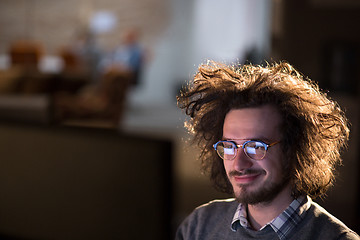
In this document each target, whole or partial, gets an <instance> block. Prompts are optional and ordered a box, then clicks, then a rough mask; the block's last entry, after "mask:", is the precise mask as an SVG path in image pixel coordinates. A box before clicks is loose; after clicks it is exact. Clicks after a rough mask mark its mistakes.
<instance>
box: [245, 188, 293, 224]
mask: <svg viewBox="0 0 360 240" xmlns="http://www.w3.org/2000/svg"><path fill="white" fill-rule="evenodd" d="M293 200H294V199H293V198H292V197H291V190H290V187H289V186H288V187H285V188H284V189H283V191H282V192H280V193H279V194H278V195H277V196H276V197H275V198H274V199H273V200H271V201H270V202H266V203H257V204H253V205H248V221H249V222H250V224H251V226H252V227H253V228H254V230H257V231H258V230H259V229H261V228H262V227H263V226H265V225H266V224H267V223H269V222H270V221H272V220H273V219H274V218H276V217H277V216H279V215H280V214H281V213H282V212H283V211H284V210H285V209H286V208H288V206H289V205H290V203H291V202H292V201H293Z"/></svg>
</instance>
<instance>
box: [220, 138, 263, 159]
mask: <svg viewBox="0 0 360 240" xmlns="http://www.w3.org/2000/svg"><path fill="white" fill-rule="evenodd" d="M242 148H243V149H244V152H245V154H246V155H247V156H248V157H249V158H251V159H254V160H261V159H263V158H264V156H265V154H266V146H265V144H264V143H262V142H258V141H250V142H247V143H245V145H244V146H243V147H242ZM216 150H217V153H218V154H219V156H220V157H221V158H223V159H224V160H232V159H234V158H235V156H236V151H237V149H236V145H235V144H234V143H232V142H219V144H218V145H217V147H216Z"/></svg>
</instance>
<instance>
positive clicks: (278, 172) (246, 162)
mask: <svg viewBox="0 0 360 240" xmlns="http://www.w3.org/2000/svg"><path fill="white" fill-rule="evenodd" d="M281 122H282V119H281V115H280V113H279V112H278V110H277V109H276V108H275V107H274V106H271V105H264V106H261V107H256V108H243V109H234V110H231V111H230V112H229V113H228V114H227V115H226V117H225V121H224V126H223V139H224V140H232V141H234V142H235V143H236V144H239V145H242V144H243V143H244V142H245V141H247V140H260V141H263V142H265V143H267V144H271V143H274V142H276V141H281V136H282V135H281V132H280V124H281ZM283 161H284V156H283V153H282V151H281V142H280V143H278V144H275V145H274V146H272V147H270V148H268V150H267V152H266V155H265V157H264V158H263V159H262V160H253V159H251V158H249V157H248V156H246V155H245V153H244V150H243V149H242V148H238V149H237V155H236V157H235V159H234V160H224V167H225V170H226V173H227V176H228V178H229V181H230V183H231V184H232V186H233V189H234V194H235V197H236V199H237V200H238V201H239V202H242V203H246V204H257V203H267V202H270V201H271V200H273V199H274V198H275V197H277V196H278V195H279V194H280V193H282V194H284V191H285V195H287V194H288V195H290V188H289V184H288V181H287V180H286V179H287V176H288V174H289V173H286V171H285V170H284V167H283V165H284V164H283Z"/></svg>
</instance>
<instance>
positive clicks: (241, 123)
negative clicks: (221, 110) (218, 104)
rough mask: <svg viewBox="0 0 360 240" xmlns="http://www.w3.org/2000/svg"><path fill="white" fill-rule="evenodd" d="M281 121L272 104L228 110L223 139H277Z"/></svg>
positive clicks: (279, 133)
mask: <svg viewBox="0 0 360 240" xmlns="http://www.w3.org/2000/svg"><path fill="white" fill-rule="evenodd" d="M281 122H282V118H281V115H280V113H279V111H278V109H277V108H276V107H275V106H272V105H263V106H260V107H251V108H242V109H233V110H230V111H229V112H228V113H227V114H226V116H225V121H224V126H223V137H224V138H225V139H262V140H278V139H280V137H281V132H280V124H281Z"/></svg>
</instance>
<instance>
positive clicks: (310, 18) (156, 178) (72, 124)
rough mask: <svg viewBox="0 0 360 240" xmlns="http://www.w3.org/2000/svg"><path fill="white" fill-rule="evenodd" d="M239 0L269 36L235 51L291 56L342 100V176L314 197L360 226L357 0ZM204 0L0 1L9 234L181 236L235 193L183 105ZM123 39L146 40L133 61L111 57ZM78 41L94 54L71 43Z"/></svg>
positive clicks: (3, 187)
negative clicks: (218, 178) (204, 208)
mask: <svg viewBox="0 0 360 240" xmlns="http://www.w3.org/2000/svg"><path fill="white" fill-rule="evenodd" d="M51 2H52V4H51ZM211 2H213V1H210V3H208V4H207V8H211V4H212V3H211ZM234 2H235V1H232V0H227V1H224V3H223V4H224V5H226V4H231V3H232V4H235V3H234ZM239 2H241V4H244V6H248V7H249V8H248V11H254V12H253V13H252V12H248V15H249V16H250V15H251V16H252V17H254V18H255V16H256V14H257V13H258V12H257V7H258V6H262V7H263V8H264V9H265V10H266V12H267V13H268V21H265V20H264V21H263V22H264V23H263V25H262V26H264V28H267V35H266V36H265V37H264V39H265V40H264V42H265V45H266V47H264V48H263V49H260V50H259V51H258V52H257V54H256V55H252V54H250V53H254V51H250V50H254V49H252V48H250V47H249V45H247V46H246V47H249V49H248V51H245V50H244V49H245V47H244V48H243V52H242V54H240V53H239V54H237V55H238V58H237V59H239V58H240V60H241V61H242V62H245V61H249V62H253V63H255V64H258V63H264V60H266V61H268V62H272V61H281V60H286V61H288V62H289V63H291V64H292V65H293V66H295V67H296V68H297V69H298V70H300V71H301V72H302V73H303V74H304V75H306V76H308V77H309V78H311V79H313V80H315V81H316V82H318V83H319V86H320V88H322V89H323V90H325V91H326V92H328V95H329V96H330V97H331V98H333V99H335V100H336V101H338V103H339V104H340V106H341V107H342V108H343V109H344V110H345V113H346V116H347V117H348V118H349V120H350V122H351V134H350V141H349V145H348V149H347V150H346V151H344V152H343V155H342V156H343V164H342V166H340V167H339V168H338V177H337V181H336V183H335V185H334V187H332V188H331V190H330V191H329V192H328V194H327V197H326V198H323V199H316V201H318V202H319V203H321V205H322V206H323V207H324V208H326V209H327V210H328V211H329V212H330V213H332V214H333V215H335V216H336V217H337V218H339V219H340V220H342V221H343V222H344V223H345V224H346V225H348V226H349V227H350V228H352V229H354V230H355V231H356V232H358V233H359V232H360V228H359V226H360V217H359V216H360V207H359V204H358V202H359V201H360V192H359V190H358V189H359V187H360V176H359V172H360V164H359V160H360V152H359V149H360V139H359V136H360V125H359V123H360V107H359V106H360V99H359V96H360V95H359V91H360V83H359V82H360V74H359V71H358V70H357V69H358V66H360V31H358V29H357V24H358V23H359V22H360V3H359V2H358V1H357V0H346V1H345V0H344V1H336V0H333V1H327V0H304V1H296V0H272V1H264V0H262V1H260V0H259V1H258V3H254V2H251V1H245V0H244V1H239ZM270 2H271V3H270ZM201 3H203V1H202V0H195V1H181V2H179V1H178V2H177V1H176V0H151V1H127V0H122V1H114V0H107V1H95V0H92V1H91V0H87V1H85V0H84V1H76V3H73V2H72V1H69V0H67V1H53V0H51V1H43V0H31V1H27V0H21V1H11V0H3V1H1V2H0V143H1V144H0V156H1V161H0V171H1V173H0V192H1V196H2V197H1V198H0V239H8V240H50V239H51V240H52V239H54V240H65V239H69V240H71V239H145V238H146V239H172V238H173V234H174V231H175V230H176V227H177V226H178V225H179V224H180V222H181V221H182V220H183V219H184V217H185V216H187V215H188V214H189V213H190V212H191V211H192V210H193V209H194V208H195V207H196V206H198V205H200V204H202V203H205V202H207V201H210V200H213V199H214V198H224V197H229V196H227V195H224V194H221V193H218V192H216V191H215V190H214V189H212V187H211V186H210V183H209V182H208V181H207V177H206V176H203V175H201V173H200V170H199V169H200V168H199V162H197V156H198V154H199V150H198V149H197V148H196V147H195V146H192V145H191V142H190V141H187V140H188V138H189V135H188V134H187V132H186V130H185V129H184V128H183V122H184V120H186V118H185V116H184V115H183V113H182V112H181V111H180V110H178V109H177V108H176V94H177V93H178V90H179V88H180V86H181V85H183V84H185V82H186V81H187V80H188V79H190V78H191V76H192V74H193V73H194V70H195V68H191V67H194V66H197V65H198V64H200V62H199V61H197V58H196V57H194V56H195V54H194V55H193V57H192V58H190V57H189V53H191V52H192V51H193V49H194V48H190V49H186V48H188V47H189V46H192V47H193V46H196V45H192V42H191V41H192V39H193V38H192V36H193V35H196V32H195V31H193V29H192V30H190V29H191V25H189V23H191V21H195V20H194V19H196V17H195V16H194V15H195V13H196V12H197V11H198V12H199V8H201V7H200V6H201ZM214 4H215V3H214ZM217 4H219V3H217ZM236 6H237V5H236ZM104 9H110V10H112V11H113V12H115V14H113V15H112V14H108V13H109V12H110V13H111V11H109V12H108V13H106V12H105V13H104V12H103V10H104ZM194 9H197V10H194ZM214 11H215V10H214ZM96 12H99V13H101V14H104V15H101V14H99V15H97V16H100V17H101V18H100V17H99V18H100V19H101V20H99V21H98V22H96V24H100V25H99V26H102V27H103V28H97V26H98V25H96V24H95V25H93V27H94V28H91V29H90V30H91V31H90V30H89V28H84V27H83V26H84V24H83V22H82V21H84V19H87V18H88V17H89V16H90V15H91V13H96ZM200 12H201V11H200ZM235 12H236V11H235ZM240 12H241V13H243V12H244V11H240V10H239V14H240ZM235 15H236V13H235ZM189 16H192V17H189ZM259 18H260V17H259ZM179 19H183V21H184V22H182V23H181V22H179ZM244 19H245V18H244ZM213 21H218V22H220V24H222V25H223V26H224V28H226V26H227V23H226V22H224V23H222V22H221V20H220V19H217V18H216V17H214V19H213ZM245 21H246V20H245ZM259 21H260V20H259ZM114 22H117V24H115V23H114ZM247 24H248V25H249V26H252V25H251V23H247V22H242V23H240V24H239V28H241V26H245V25H247ZM75 25H77V26H79V27H74V26H75ZM85 25H86V24H85ZM175 27H178V29H179V30H176V28H175ZM109 29H110V30H109ZM247 29H249V28H247ZM92 31H93V32H96V34H97V35H96V34H93V32H92ZM97 31H98V32H97ZM250 31H251V28H250ZM254 31H255V30H254ZM239 32H241V30H239ZM246 34H249V35H251V34H250V33H248V32H245V35H246ZM182 36H184V39H182V38H181V37H182ZM239 36H241V34H240V35H239ZM228 37H229V38H230V37H231V36H228ZM255 37H256V36H255ZM194 38H195V37H194ZM223 38H227V36H223ZM164 39H170V40H169V41H165V40H164ZM93 41H94V42H93ZM127 41H130V42H131V41H139V43H140V44H141V45H142V47H143V48H142V50H143V52H142V55H141V61H140V65H137V67H136V68H134V69H133V68H130V67H129V66H123V65H121V66H120V64H112V63H114V62H111V61H114V59H115V58H116V57H114V56H115V53H116V51H114V52H113V55H111V54H109V53H111V51H112V50H114V49H116V47H117V45H118V44H120V43H126V42H127ZM224 41H225V40H224ZM170 43H171V44H170ZM80 44H82V45H81V46H82V47H84V46H86V47H89V49H90V47H91V51H90V53H91V54H90V55H86V56H85V55H81V54H79V52H76V51H74V48H73V47H78V46H79V45H80ZM87 44H88V45H87ZM92 44H95V45H92ZM96 44H97V45H96ZM219 45H222V43H221V42H220V43H219ZM97 47H99V49H101V50H102V55H101V54H100V53H99V52H100V51H99V52H97V50H99V49H98V48H97ZM204 48H205V47H204ZM84 49H85V48H83V50H84ZM234 49H236V46H235V47H234ZM81 53H83V52H81ZM88 53H89V52H88ZM104 53H107V54H108V55H106V54H104ZM206 53H207V52H206V51H203V52H202V54H204V55H202V56H203V57H204V58H206V57H207V56H206ZM212 53H213V51H210V50H209V57H211V56H210V55H211V54H212ZM245 53H247V54H245ZM100 55H101V56H105V55H106V56H111V57H113V58H111V57H109V58H107V57H106V56H105V57H103V58H100V57H99V56H100ZM218 55H221V53H219V54H218ZM228 55H229V56H230V55H231V54H228ZM45 56H47V60H48V61H46V63H45V62H43V61H42V59H44V57H45ZM84 56H85V57H87V58H86V59H85V57H84ZM89 56H90V57H89ZM159 56H160V57H161V58H162V61H163V62H160V61H159V60H158V59H159V58H160V57H159ZM96 57H98V58H96ZM187 57H189V58H187ZM84 59H85V60H84ZM178 59H179V61H178ZM194 59H195V60H194ZM226 60H228V61H230V62H233V61H235V59H226ZM192 61H194V62H192ZM195 61H196V62H195ZM60 63H61V64H60ZM161 64H163V66H164V67H161ZM170 64H173V65H170ZM158 65H160V67H157V68H156V67H155V66H158ZM169 66H172V67H169ZM188 66H190V67H188ZM182 68H183V69H185V70H183V72H182V74H180V70H181V69H182ZM44 69H45V71H44ZM179 69H180V70H179ZM167 76H171V78H172V79H169V80H168V81H167V80H166V81H163V80H162V78H168V77H167ZM157 86H158V87H157ZM160 87H164V88H163V89H159V90H156V89H157V88H160ZM154 89H155V90H154ZM164 102H168V104H167V105H166V104H164Z"/></svg>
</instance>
